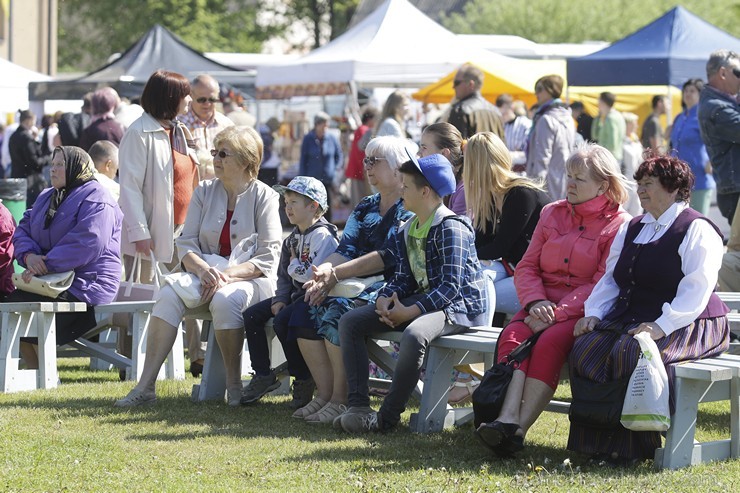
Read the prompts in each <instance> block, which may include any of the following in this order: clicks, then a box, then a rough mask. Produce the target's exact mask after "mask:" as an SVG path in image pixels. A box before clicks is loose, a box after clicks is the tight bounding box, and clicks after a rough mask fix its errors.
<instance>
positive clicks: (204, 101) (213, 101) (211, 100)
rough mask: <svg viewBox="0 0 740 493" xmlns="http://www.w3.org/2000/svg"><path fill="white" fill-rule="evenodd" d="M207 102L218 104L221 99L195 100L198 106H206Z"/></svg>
mask: <svg viewBox="0 0 740 493" xmlns="http://www.w3.org/2000/svg"><path fill="white" fill-rule="evenodd" d="M206 101H207V102H209V103H218V102H219V101H220V99H218V98H198V99H196V100H195V102H196V103H198V104H205V103H206Z"/></svg>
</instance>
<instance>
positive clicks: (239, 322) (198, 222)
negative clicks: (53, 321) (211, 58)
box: [116, 127, 282, 407]
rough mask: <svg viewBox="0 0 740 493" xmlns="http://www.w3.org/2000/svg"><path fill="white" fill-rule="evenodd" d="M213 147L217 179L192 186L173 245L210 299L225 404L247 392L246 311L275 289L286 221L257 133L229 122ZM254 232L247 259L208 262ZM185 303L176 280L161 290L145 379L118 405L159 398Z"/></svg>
mask: <svg viewBox="0 0 740 493" xmlns="http://www.w3.org/2000/svg"><path fill="white" fill-rule="evenodd" d="M214 146H215V147H216V149H214V150H213V151H212V154H213V156H214V160H213V169H214V172H215V174H216V178H215V179H214V180H207V181H204V182H202V183H201V185H200V186H199V187H198V188H197V189H196V190H195V193H194V194H193V197H192V202H191V204H190V208H189V210H188V214H187V219H186V221H185V225H184V228H183V231H182V235H181V236H180V237H179V238H178V239H177V240H176V243H177V252H178V256H179V259H180V262H181V264H182V266H183V268H184V269H185V270H186V271H187V272H190V273H192V274H195V275H196V276H197V277H198V279H199V280H200V286H201V300H203V302H204V303H206V302H207V303H209V305H208V308H209V310H210V312H211V315H212V316H213V329H214V330H215V336H216V341H217V342H218V346H219V348H220V350H221V355H222V356H223V360H224V366H225V370H226V388H227V394H228V402H229V404H230V405H234V406H238V405H239V401H240V399H241V391H242V383H241V372H240V368H239V363H240V353H241V350H242V346H243V343H244V321H243V319H242V312H243V311H244V310H245V309H246V308H247V307H249V306H250V305H252V304H253V303H256V302H258V301H260V300H262V299H266V298H269V297H270V296H272V295H273V293H274V291H275V282H276V277H277V267H278V257H279V255H280V242H281V238H282V227H281V225H280V217H279V215H278V197H279V196H278V194H277V192H275V191H274V190H272V189H271V188H270V187H268V186H267V185H265V184H264V183H262V182H260V181H258V180H257V173H258V171H259V165H260V162H261V161H262V139H260V137H259V134H258V133H257V132H256V131H255V130H254V129H252V128H248V127H228V128H226V129H225V130H223V131H221V132H220V133H219V134H218V135H217V136H216V139H215V141H214ZM255 234H256V235H255ZM250 237H255V238H256V245H255V249H254V253H253V254H252V255H251V257H250V258H249V259H248V260H245V261H243V262H242V263H238V264H236V265H232V266H230V267H228V268H225V269H219V268H217V267H212V266H211V265H209V263H207V262H206V261H205V259H204V255H207V254H216V255H221V256H223V257H226V258H228V257H229V256H230V254H231V251H232V249H234V248H235V247H236V246H237V245H238V244H239V242H241V241H242V240H244V239H246V238H250ZM185 309H186V308H185V304H184V302H183V301H182V300H181V299H180V297H179V296H178V294H177V293H176V292H175V290H174V289H173V288H172V287H171V286H169V285H168V286H165V287H164V288H163V289H162V290H161V291H160V294H159V299H158V300H157V303H156V304H155V305H154V310H153V311H152V318H151V322H150V323H149V334H148V337H147V347H146V360H145V361H144V370H143V372H142V375H141V380H140V381H139V383H138V384H137V385H136V387H134V389H133V390H131V392H129V394H128V395H127V396H126V397H124V398H123V399H120V400H118V401H117V402H116V406H118V407H129V406H138V405H141V404H151V403H154V402H155V401H156V396H155V384H156V381H157V374H158V373H159V369H160V367H161V366H162V363H163V362H164V360H165V358H166V357H167V354H168V353H169V352H170V350H171V349H172V345H173V344H174V342H175V337H176V336H177V330H178V326H179V325H180V322H181V321H182V318H183V316H184V314H185Z"/></svg>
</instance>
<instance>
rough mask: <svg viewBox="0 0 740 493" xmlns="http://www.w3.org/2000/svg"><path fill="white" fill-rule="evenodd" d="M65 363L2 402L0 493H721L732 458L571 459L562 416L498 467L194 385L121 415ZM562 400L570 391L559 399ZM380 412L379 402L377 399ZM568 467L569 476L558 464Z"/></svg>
mask: <svg viewBox="0 0 740 493" xmlns="http://www.w3.org/2000/svg"><path fill="white" fill-rule="evenodd" d="M86 363H87V361H86V360H83V359H61V360H59V364H60V376H61V379H62V385H61V386H60V387H59V388H58V389H55V390H51V391H36V392H26V393H18V394H5V395H3V394H0V491H24V492H25V491H73V492H78V491H96V492H97V491H127V492H138V491H186V492H201V491H202V492H206V491H260V492H263V491H280V492H293V491H311V492H325V491H357V492H384V491H409V492H421V491H444V492H458V491H459V492H468V491H491V492H495V491H517V492H518V491H535V492H539V491H543V492H549V491H589V492H590V491H637V492H643V491H651V492H654V491H665V492H673V491H699V492H702V493H704V492H708V491H722V492H732V491H738V490H740V460H732V461H725V462H718V463H712V464H707V465H702V466H697V467H692V468H688V469H683V470H679V471H665V472H656V471H655V470H654V469H653V468H652V463H650V462H646V463H644V464H642V465H640V466H638V467H636V468H633V469H626V470H613V469H606V468H599V467H592V466H588V465H586V464H585V462H586V460H585V459H586V458H585V457H582V456H578V455H577V454H572V453H571V452H568V451H567V450H565V444H566V442H567V435H568V418H567V416H565V415H562V414H554V413H544V414H543V416H542V417H541V418H540V420H539V421H538V422H537V423H536V425H535V426H534V427H533V428H532V430H531V431H530V433H529V436H528V437H527V445H528V446H527V448H526V449H525V451H524V453H522V454H521V456H520V457H519V458H517V459H515V460H507V461H501V460H498V459H495V458H492V457H491V456H490V455H489V453H488V452H487V451H486V449H484V448H483V447H482V446H481V445H480V444H479V443H478V442H477V441H476V440H475V439H474V437H473V436H472V426H471V425H467V426H463V427H460V428H456V429H452V430H449V431H445V432H443V433H438V434H433V435H417V434H414V433H411V432H409V430H408V428H407V427H406V423H407V422H408V413H409V412H410V411H411V410H415V408H416V406H417V403H415V402H413V401H412V403H411V408H410V409H409V411H407V414H406V416H405V417H404V422H403V425H402V426H401V427H400V429H399V430H397V431H395V432H393V433H389V434H386V435H378V434H373V435H365V436H360V437H350V436H348V435H346V434H341V433H338V432H336V431H334V430H333V429H331V428H325V427H319V426H311V425H308V424H306V423H303V422H301V421H298V420H295V419H291V418H290V414H291V410H290V409H289V408H288V407H287V401H288V397H287V396H285V397H274V398H268V399H265V400H264V401H262V402H260V403H258V404H257V405H254V406H250V407H242V408H239V409H232V408H229V407H228V406H226V405H225V404H224V403H221V402H210V403H200V404H194V403H191V402H190V388H191V386H192V384H193V383H194V382H195V380H193V379H190V378H189V379H188V380H185V381H183V382H171V381H170V382H160V384H159V389H158V393H159V402H158V404H157V405H155V406H152V407H148V408H143V409H132V410H126V409H117V408H114V407H113V406H112V404H113V401H114V400H115V399H116V398H119V397H121V396H123V395H125V394H126V392H127V391H128V390H129V389H130V388H131V386H132V384H131V383H121V382H118V373H117V372H112V371H111V372H91V371H89V370H88V369H87V368H86ZM558 396H559V397H560V398H567V397H568V396H569V390H568V389H567V386H565V385H563V386H561V389H559V391H558ZM374 405H375V406H377V405H378V402H374ZM699 419H700V427H699V431H698V438H699V439H701V440H708V439H716V438H723V437H727V436H729V403H721V404H713V405H702V407H701V415H700V418H699ZM566 459H568V461H570V463H571V465H569V466H568V465H564V464H563V463H564V461H566Z"/></svg>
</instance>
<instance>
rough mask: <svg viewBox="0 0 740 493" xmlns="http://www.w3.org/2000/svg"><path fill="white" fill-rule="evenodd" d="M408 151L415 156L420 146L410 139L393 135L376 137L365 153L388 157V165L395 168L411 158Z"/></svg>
mask: <svg viewBox="0 0 740 493" xmlns="http://www.w3.org/2000/svg"><path fill="white" fill-rule="evenodd" d="M407 151H408V152H409V153H411V155H412V156H415V155H416V153H417V152H418V151H419V146H417V145H416V144H415V143H414V142H412V141H410V140H408V139H404V138H401V137H394V136H392V135H384V136H382V137H375V138H374V139H373V140H371V141H370V142H369V143H368V144H367V147H366V148H365V154H367V155H373V156H377V157H384V158H386V159H387V160H388V166H390V167H391V169H394V170H396V169H398V167H399V166H401V165H402V164H403V163H405V162H406V161H408V160H409V156H408V154H407Z"/></svg>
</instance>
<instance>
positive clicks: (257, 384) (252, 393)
mask: <svg viewBox="0 0 740 493" xmlns="http://www.w3.org/2000/svg"><path fill="white" fill-rule="evenodd" d="M278 387H280V380H278V378H277V375H275V373H274V372H270V374H269V375H253V376H252V380H250V381H249V385H247V388H246V389H244V392H243V393H242V397H241V403H242V404H251V403H252V402H256V401H258V400H259V399H261V398H262V396H263V395H265V394H267V393H269V392H272V391H273V390H275V389H277V388H278Z"/></svg>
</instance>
